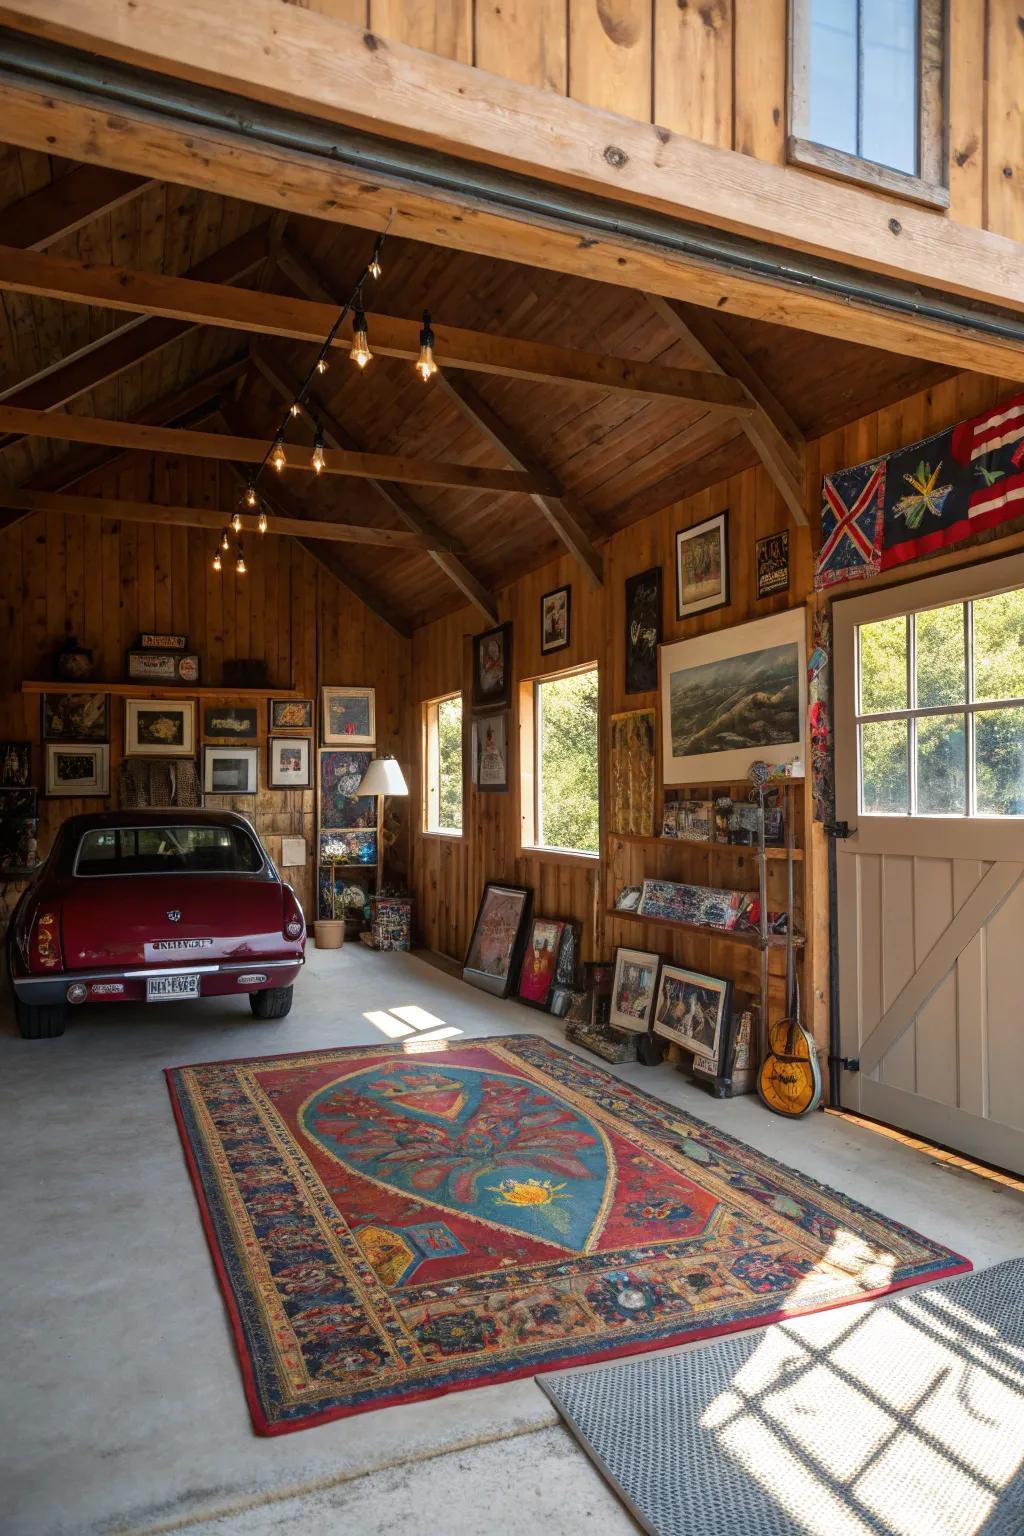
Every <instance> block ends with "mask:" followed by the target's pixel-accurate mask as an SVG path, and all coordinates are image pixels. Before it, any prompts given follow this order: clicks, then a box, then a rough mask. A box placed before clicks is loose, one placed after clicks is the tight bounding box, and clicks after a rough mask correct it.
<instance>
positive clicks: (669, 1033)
mask: <svg viewBox="0 0 1024 1536" xmlns="http://www.w3.org/2000/svg"><path fill="white" fill-rule="evenodd" d="M731 1002H732V982H731V981H726V980H724V979H723V978H722V977H720V976H705V975H704V974H703V972H701V971H689V970H686V969H685V968H684V967H683V966H681V965H666V966H665V968H664V969H663V971H662V973H661V983H660V985H659V987H658V1001H657V1003H656V1004H655V1008H654V1033H655V1034H656V1035H663V1036H664V1038H665V1039H666V1040H672V1041H674V1043H675V1044H676V1045H681V1046H682V1047H683V1048H684V1049H685V1050H687V1051H692V1052H693V1054H694V1055H695V1056H700V1057H701V1058H702V1059H703V1060H704V1061H706V1062H717V1061H718V1060H719V1059H720V1055H721V1048H722V1044H723V1040H722V1031H723V1029H724V1028H725V1025H726V1023H727V1022H728V1019H729V1007H730V1004H731Z"/></svg>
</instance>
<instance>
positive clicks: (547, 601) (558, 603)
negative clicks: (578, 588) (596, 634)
mask: <svg viewBox="0 0 1024 1536" xmlns="http://www.w3.org/2000/svg"><path fill="white" fill-rule="evenodd" d="M571 623H572V587H556V588H555V590H554V591H553V592H545V594H544V596H543V597H542V598H541V600H540V649H541V654H542V655H543V656H546V655H547V654H548V652H549V651H564V650H565V647H566V646H567V645H568V644H569V640H570V625H571Z"/></svg>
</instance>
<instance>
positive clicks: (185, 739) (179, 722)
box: [124, 699, 196, 757]
mask: <svg viewBox="0 0 1024 1536" xmlns="http://www.w3.org/2000/svg"><path fill="white" fill-rule="evenodd" d="M195 750H196V705H195V700H194V699H183V700H182V702H181V703H180V704H177V703H174V702H173V701H171V700H168V699H159V700H158V699H125V701H124V755H125V757H194V756H195Z"/></svg>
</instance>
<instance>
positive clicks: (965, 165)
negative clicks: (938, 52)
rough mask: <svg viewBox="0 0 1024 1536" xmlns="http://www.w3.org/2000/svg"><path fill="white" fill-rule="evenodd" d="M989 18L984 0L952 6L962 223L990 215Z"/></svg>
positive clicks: (957, 194)
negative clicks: (987, 191)
mask: <svg viewBox="0 0 1024 1536" xmlns="http://www.w3.org/2000/svg"><path fill="white" fill-rule="evenodd" d="M985 21H986V8H985V5H984V4H983V3H980V0H952V3H951V4H950V7H949V57H950V60H951V61H952V62H951V67H950V76H949V95H948V101H949V108H948V110H949V213H950V217H951V218H953V219H956V221H957V222H958V223H959V224H973V225H981V224H982V223H983V222H984V217H985Z"/></svg>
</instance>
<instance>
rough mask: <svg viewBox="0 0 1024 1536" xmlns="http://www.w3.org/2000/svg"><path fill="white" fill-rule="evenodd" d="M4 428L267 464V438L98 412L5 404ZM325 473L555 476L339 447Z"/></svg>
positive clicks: (456, 483) (303, 452) (304, 466)
mask: <svg viewBox="0 0 1024 1536" xmlns="http://www.w3.org/2000/svg"><path fill="white" fill-rule="evenodd" d="M0 432H11V433H13V434H16V435H20V436H23V437H48V438H55V439H57V440H58V441H61V442H66V443H95V444H98V445H101V446H103V447H105V448H134V449H137V450H139V451H140V452H142V453H167V454H178V455H180V456H181V457H183V458H193V459H235V460H237V461H238V462H240V463H243V464H255V465H260V464H262V463H263V461H264V459H265V458H266V454H267V440H266V439H265V438H259V437H228V436H225V435H224V434H223V433H220V432H192V431H184V430H182V429H180V428H175V427H151V426H147V425H145V424H143V423H138V422H131V421H108V420H106V419H104V418H100V417H97V416H69V415H66V414H65V413H64V412H61V411H24V410H20V409H19V408H18V407H17V406H13V405H0ZM285 452H286V455H290V457H289V459H288V468H289V469H290V470H292V471H297V472H300V473H302V474H308V475H312V474H313V468H312V465H311V463H310V458H309V455H310V448H309V445H308V444H306V445H299V444H296V443H290V444H286V445H285ZM323 473H324V474H325V475H349V476H352V477H354V478H356V479H360V480H397V481H400V482H405V483H406V484H410V485H443V486H450V487H454V488H455V489H458V490H469V491H501V492H506V493H518V494H521V495H524V496H530V495H534V494H535V493H537V492H541V491H547V490H549V489H550V486H551V477H550V476H549V475H547V474H544V475H534V474H527V473H524V472H522V471H519V470H510V469H487V468H484V467H483V466H481V465H477V464H444V463H440V462H435V461H434V460H428V459H411V458H403V457H400V456H396V455H391V454H384V453H346V452H342V451H340V450H339V449H337V448H328V449H327V450H326V452H325V453H324V467H323Z"/></svg>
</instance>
